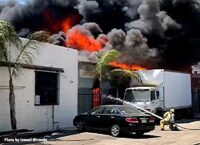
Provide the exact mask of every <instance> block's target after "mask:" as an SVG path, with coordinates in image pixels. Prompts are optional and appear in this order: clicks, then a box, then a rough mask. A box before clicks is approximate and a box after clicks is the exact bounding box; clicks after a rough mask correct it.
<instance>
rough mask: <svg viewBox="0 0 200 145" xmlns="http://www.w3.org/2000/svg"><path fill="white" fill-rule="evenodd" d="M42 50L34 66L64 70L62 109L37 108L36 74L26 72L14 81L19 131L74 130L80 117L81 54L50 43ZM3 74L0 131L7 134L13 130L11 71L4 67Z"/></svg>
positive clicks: (60, 90)
mask: <svg viewBox="0 0 200 145" xmlns="http://www.w3.org/2000/svg"><path fill="white" fill-rule="evenodd" d="M39 47H40V49H39V54H37V55H36V56H35V60H34V65H40V66H48V67H57V68H63V69H64V73H60V75H59V76H60V77H59V78H60V79H59V90H58V92H59V105H55V106H52V105H48V106H35V105H34V102H35V70H31V69H23V70H22V72H20V75H19V76H18V77H17V78H16V79H15V80H14V84H15V95H16V118H17V127H18V129H22V128H23V129H24V128H25V129H33V130H36V131H49V130H53V129H58V128H66V127H72V126H73V124H72V121H73V118H74V116H75V115H76V114H77V101H78V100H77V87H78V52H77V51H76V50H73V49H69V48H63V47H60V46H55V45H51V44H46V43H41V44H40V45H39ZM0 74H1V75H0V118H1V119H0V131H4V130H10V129H11V126H10V113H9V97H8V96H9V89H8V81H9V80H8V72H7V69H6V68H5V67H0ZM53 110H54V111H53ZM53 116H54V117H53ZM53 120H54V123H53ZM53 126H54V128H53Z"/></svg>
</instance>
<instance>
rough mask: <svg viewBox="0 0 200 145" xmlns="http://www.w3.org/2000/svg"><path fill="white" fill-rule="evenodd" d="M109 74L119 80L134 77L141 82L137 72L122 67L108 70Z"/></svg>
mask: <svg viewBox="0 0 200 145" xmlns="http://www.w3.org/2000/svg"><path fill="white" fill-rule="evenodd" d="M110 75H111V76H112V77H118V80H119V81H122V80H123V79H127V78H131V79H135V80H137V81H138V82H140V83H142V79H141V77H140V75H139V74H138V73H137V72H133V71H130V70H123V69H114V70H111V71H110Z"/></svg>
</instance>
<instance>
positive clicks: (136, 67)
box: [109, 61, 145, 71]
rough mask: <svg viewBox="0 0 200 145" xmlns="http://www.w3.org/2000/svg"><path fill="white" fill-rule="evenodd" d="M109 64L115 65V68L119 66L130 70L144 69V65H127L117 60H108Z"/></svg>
mask: <svg viewBox="0 0 200 145" xmlns="http://www.w3.org/2000/svg"><path fill="white" fill-rule="evenodd" d="M109 65H111V66H113V67H116V68H120V69H125V70H132V71H137V70H145V68H144V67H141V66H139V65H134V64H133V65H128V64H124V63H119V62H115V61H113V62H110V63H109Z"/></svg>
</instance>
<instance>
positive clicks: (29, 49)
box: [12, 39, 39, 76]
mask: <svg viewBox="0 0 200 145" xmlns="http://www.w3.org/2000/svg"><path fill="white" fill-rule="evenodd" d="M37 44H38V43H37V42H36V41H35V40H30V39H29V40H27V41H26V43H25V44H24V45H22V47H21V48H20V49H19V54H18V56H17V58H16V60H15V62H14V63H15V67H14V69H13V73H12V74H13V75H14V76H17V74H18V73H19V72H20V71H21V68H22V67H23V64H32V63H33V59H34V58H35V55H36V54H38V53H39V52H38V49H37V48H38V47H39V46H38V45H37Z"/></svg>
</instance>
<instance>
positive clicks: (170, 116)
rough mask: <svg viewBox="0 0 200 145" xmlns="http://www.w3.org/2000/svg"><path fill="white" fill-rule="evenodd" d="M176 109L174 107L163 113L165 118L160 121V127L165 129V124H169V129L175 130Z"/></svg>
mask: <svg viewBox="0 0 200 145" xmlns="http://www.w3.org/2000/svg"><path fill="white" fill-rule="evenodd" d="M174 113H175V110H174V109H170V111H167V112H166V113H165V114H164V115H163V119H162V120H161V121H160V129H161V130H164V126H165V125H169V129H170V130H173V123H174V121H175V118H174V117H175V115H174Z"/></svg>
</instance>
